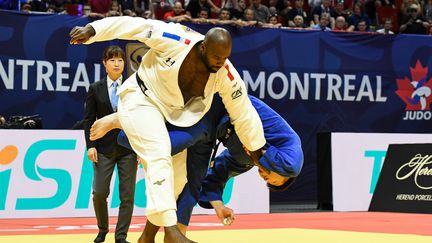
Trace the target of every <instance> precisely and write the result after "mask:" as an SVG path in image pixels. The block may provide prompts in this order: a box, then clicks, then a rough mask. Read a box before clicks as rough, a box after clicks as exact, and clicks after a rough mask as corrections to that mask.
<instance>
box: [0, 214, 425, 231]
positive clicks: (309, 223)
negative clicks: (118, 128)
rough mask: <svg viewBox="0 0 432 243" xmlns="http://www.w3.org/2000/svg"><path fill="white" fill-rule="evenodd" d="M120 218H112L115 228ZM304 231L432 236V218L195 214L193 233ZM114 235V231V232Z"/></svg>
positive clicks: (73, 226)
mask: <svg viewBox="0 0 432 243" xmlns="http://www.w3.org/2000/svg"><path fill="white" fill-rule="evenodd" d="M115 223H116V218H114V217H112V218H111V219H110V228H114V227H115ZM144 224H145V217H134V218H133V220H132V225H131V228H130V232H140V231H142V230H143V228H144ZM272 228H303V229H324V230H343V231H355V232H375V233H392V234H417V235H429V236H432V215H429V214H408V213H376V212H374V213H372V212H349V213H339V212H314V213H279V214H250V215H237V217H236V221H235V223H234V225H232V226H229V227H224V226H222V225H221V224H220V223H219V222H218V221H217V219H216V216H214V215H194V216H193V217H192V220H191V225H190V227H189V230H220V229H224V230H227V229H272ZM111 231H112V232H114V230H111ZM96 232H97V227H96V220H95V219H94V218H49V219H0V235H23V234H32V235H34V234H74V233H79V234H85V233H96Z"/></svg>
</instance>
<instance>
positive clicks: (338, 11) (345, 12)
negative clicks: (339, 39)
mask: <svg viewBox="0 0 432 243" xmlns="http://www.w3.org/2000/svg"><path fill="white" fill-rule="evenodd" d="M334 10H335V18H337V17H339V16H343V17H344V19H345V20H347V19H348V17H349V16H350V15H351V9H349V8H347V9H345V5H344V1H343V0H337V2H336V6H335V8H334Z"/></svg>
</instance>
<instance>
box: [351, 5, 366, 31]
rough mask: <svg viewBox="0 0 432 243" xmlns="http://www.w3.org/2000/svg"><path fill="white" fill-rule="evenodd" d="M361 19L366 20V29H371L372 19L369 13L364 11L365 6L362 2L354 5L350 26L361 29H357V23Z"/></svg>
mask: <svg viewBox="0 0 432 243" xmlns="http://www.w3.org/2000/svg"><path fill="white" fill-rule="evenodd" d="M360 20H364V21H366V25H367V27H366V29H367V30H369V25H370V19H369V17H368V15H367V14H366V13H365V12H364V11H363V7H362V6H361V5H360V4H356V5H354V11H353V14H352V15H351V16H350V17H349V18H348V25H349V28H350V29H353V30H355V31H359V30H358V29H357V25H358V22H359V21H360Z"/></svg>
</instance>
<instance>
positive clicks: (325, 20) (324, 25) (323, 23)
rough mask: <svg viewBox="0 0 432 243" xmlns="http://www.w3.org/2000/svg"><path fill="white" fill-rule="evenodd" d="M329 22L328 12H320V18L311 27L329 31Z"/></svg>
mask: <svg viewBox="0 0 432 243" xmlns="http://www.w3.org/2000/svg"><path fill="white" fill-rule="evenodd" d="M329 23H330V14H329V13H322V14H321V18H320V19H319V24H316V25H312V27H311V29H313V30H321V31H331V29H330V28H329V27H328V25H329Z"/></svg>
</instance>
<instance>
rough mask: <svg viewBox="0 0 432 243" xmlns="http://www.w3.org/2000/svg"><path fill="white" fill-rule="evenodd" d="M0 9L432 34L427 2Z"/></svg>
mask: <svg viewBox="0 0 432 243" xmlns="http://www.w3.org/2000/svg"><path fill="white" fill-rule="evenodd" d="M0 8H3V9H11V10H17V11H26V12H48V13H58V14H59V13H62V14H71V15H77V16H87V17H90V18H104V17H108V16H141V17H144V18H152V19H160V20H166V21H173V22H194V23H207V24H226V25H235V26H239V27H244V26H256V27H268V28H295V29H312V30H321V31H348V32H351V31H357V32H365V33H382V34H393V33H408V34H432V0H420V1H419V0H308V1H305V0H87V1H86V0H20V1H19V0H0Z"/></svg>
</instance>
